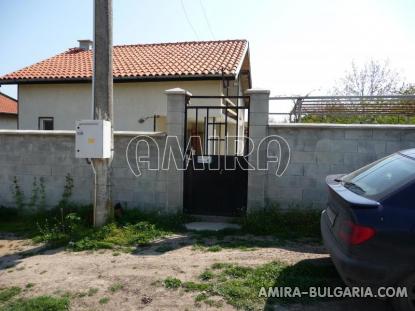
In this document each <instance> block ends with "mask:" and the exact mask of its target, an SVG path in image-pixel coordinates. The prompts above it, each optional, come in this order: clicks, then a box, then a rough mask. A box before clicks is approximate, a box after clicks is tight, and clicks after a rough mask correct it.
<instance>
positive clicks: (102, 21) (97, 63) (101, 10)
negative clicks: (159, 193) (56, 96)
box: [92, 0, 114, 227]
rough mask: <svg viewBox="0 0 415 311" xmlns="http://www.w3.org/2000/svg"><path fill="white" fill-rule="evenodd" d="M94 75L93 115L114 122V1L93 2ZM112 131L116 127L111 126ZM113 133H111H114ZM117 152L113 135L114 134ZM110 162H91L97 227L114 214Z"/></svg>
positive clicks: (94, 160)
mask: <svg viewBox="0 0 415 311" xmlns="http://www.w3.org/2000/svg"><path fill="white" fill-rule="evenodd" d="M93 52H94V75H93V80H92V86H93V96H92V98H93V99H92V100H93V107H94V110H93V114H94V119H95V120H107V121H110V122H112V119H113V111H114V109H113V85H112V84H113V83H112V80H113V77H112V0H94V49H93ZM112 128H113V126H112ZM111 132H112V131H111ZM111 146H112V148H111V149H112V150H114V135H113V132H112V133H111ZM112 157H113V151H112V152H111V158H109V159H92V164H93V166H94V170H95V193H94V226H95V227H99V226H102V225H104V224H105V223H106V221H107V220H108V217H109V216H110V215H111V214H112V202H111V176H110V175H111V171H110V166H111V162H112Z"/></svg>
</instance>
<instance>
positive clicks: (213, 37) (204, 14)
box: [199, 0, 215, 40]
mask: <svg viewBox="0 0 415 311" xmlns="http://www.w3.org/2000/svg"><path fill="white" fill-rule="evenodd" d="M199 3H200V7H201V8H202V11H203V16H204V17H205V21H206V24H207V25H208V28H209V32H210V35H211V36H212V39H213V40H215V35H214V34H213V31H212V28H211V27H210V23H209V19H208V17H207V14H206V10H205V7H204V6H203V3H202V0H199Z"/></svg>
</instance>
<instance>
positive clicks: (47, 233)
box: [0, 205, 186, 256]
mask: <svg viewBox="0 0 415 311" xmlns="http://www.w3.org/2000/svg"><path fill="white" fill-rule="evenodd" d="M3 216H4V217H3ZM185 219H186V217H185V216H183V215H181V214H177V215H161V214H157V213H144V212H142V211H139V210H126V211H124V212H123V214H122V216H121V217H119V218H118V219H115V220H114V221H113V222H111V223H109V224H107V225H106V226H104V227H102V228H99V229H94V228H92V225H91V207H90V206H72V205H69V206H68V207H66V208H65V210H64V211H63V216H62V214H61V211H60V209H57V208H55V209H52V210H50V211H44V212H38V213H27V212H24V213H23V212H19V211H17V210H16V209H11V208H4V207H0V232H1V231H4V232H14V233H17V234H20V235H23V236H25V237H28V238H31V239H33V240H34V241H35V242H45V243H47V245H48V246H50V247H58V246H65V247H67V248H68V249H71V250H73V251H83V250H96V249H114V250H123V251H131V249H132V247H136V246H144V245H149V244H151V243H152V242H153V241H154V240H156V239H160V238H163V237H166V236H168V235H170V234H171V233H172V232H178V231H183V222H184V221H185ZM113 255H114V256H118V255H119V252H114V253H113Z"/></svg>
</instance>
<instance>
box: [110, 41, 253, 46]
mask: <svg viewBox="0 0 415 311" xmlns="http://www.w3.org/2000/svg"><path fill="white" fill-rule="evenodd" d="M224 42H248V40H247V39H224V40H202V41H176V42H157V43H131V44H117V45H113V46H112V47H113V48H116V47H130V46H154V45H177V44H192V43H224Z"/></svg>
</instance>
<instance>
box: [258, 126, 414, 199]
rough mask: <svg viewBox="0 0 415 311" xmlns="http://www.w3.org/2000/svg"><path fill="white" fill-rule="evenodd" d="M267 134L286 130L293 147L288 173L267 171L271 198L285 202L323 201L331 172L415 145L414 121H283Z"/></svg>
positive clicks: (350, 169) (284, 135)
mask: <svg viewBox="0 0 415 311" xmlns="http://www.w3.org/2000/svg"><path fill="white" fill-rule="evenodd" d="M268 135H280V136H282V137H283V138H285V139H286V140H287V141H288V143H289V145H290V149H291V159H290V163H289V166H288V168H287V170H286V172H285V173H284V175H283V176H281V177H277V176H275V175H274V174H273V172H272V171H268V174H267V186H266V197H267V201H268V202H279V203H281V205H282V206H284V207H287V206H290V205H292V204H300V205H301V206H309V205H311V204H312V205H314V206H316V207H323V206H324V205H325V202H326V199H327V191H326V185H325V177H326V176H327V175H329V174H341V173H348V172H351V171H353V170H356V169H358V168H360V167H361V166H363V165H366V164H369V163H370V162H373V161H375V160H377V159H380V158H382V157H385V156H387V155H389V154H391V153H393V152H396V151H398V150H402V149H408V148H415V126H411V125H360V124H359V125H354V124H351V125H349V124H348V125H334V124H280V125H273V126H270V127H269V128H268ZM273 148H277V147H276V145H273ZM274 151H275V150H274Z"/></svg>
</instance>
